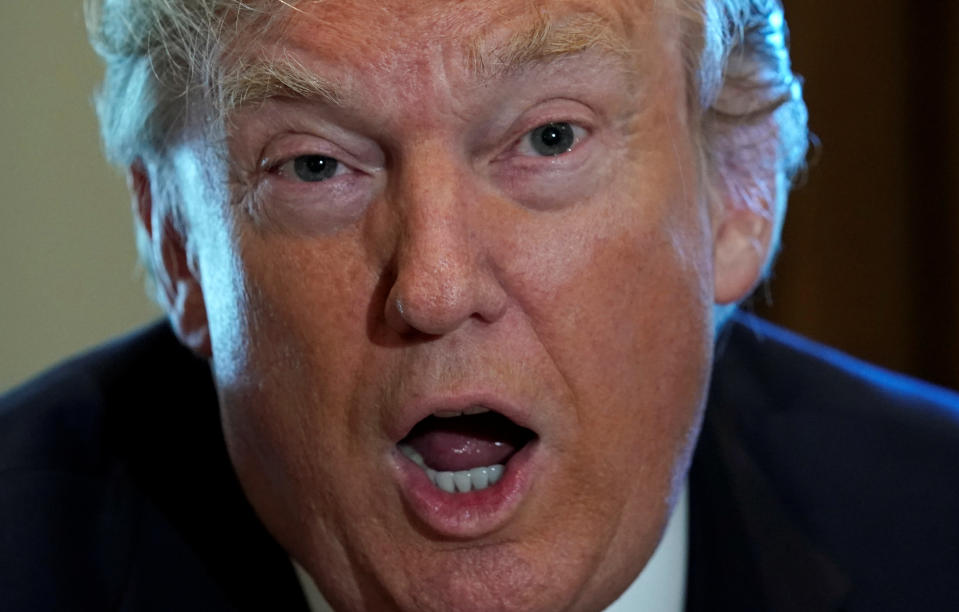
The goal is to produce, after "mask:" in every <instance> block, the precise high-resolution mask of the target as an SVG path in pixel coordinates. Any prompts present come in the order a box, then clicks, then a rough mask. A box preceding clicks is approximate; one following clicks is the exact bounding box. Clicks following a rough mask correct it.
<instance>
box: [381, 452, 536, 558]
mask: <svg viewBox="0 0 959 612" xmlns="http://www.w3.org/2000/svg"><path fill="white" fill-rule="evenodd" d="M538 448H539V441H538V440H533V441H531V442H529V443H528V444H526V445H525V446H524V447H523V448H521V449H520V450H519V452H517V453H516V454H515V455H513V456H512V457H510V460H509V461H508V462H507V463H506V470H505V471H504V472H503V477H502V478H501V479H500V480H499V481H498V482H497V483H496V484H494V485H492V486H490V487H487V488H485V489H482V490H480V491H469V492H468V493H447V492H446V491H443V490H442V489H440V488H439V487H437V486H436V485H434V484H433V483H432V482H430V479H429V478H428V477H427V476H426V472H424V471H423V469H422V468H420V467H419V466H417V465H416V464H414V463H413V462H412V461H410V460H409V459H407V458H406V457H405V456H404V455H403V454H402V453H401V452H400V451H399V449H394V451H393V462H394V464H395V465H396V467H397V470H396V473H397V479H398V481H399V487H400V491H401V492H402V495H403V498H404V499H405V500H406V503H407V504H408V505H409V507H410V509H411V510H412V511H413V514H414V515H415V516H416V517H417V518H419V519H420V520H421V521H422V522H423V524H424V525H426V526H427V527H428V528H430V529H431V530H432V531H434V532H435V533H436V534H437V535H440V536H444V537H452V538H462V539H473V538H479V537H482V536H485V535H488V534H490V533H492V532H494V531H496V530H497V529H499V528H501V527H503V526H504V525H506V524H507V523H508V522H509V520H510V518H511V517H512V516H513V515H514V514H515V513H516V511H517V509H518V508H519V506H520V504H521V502H522V501H523V499H524V498H525V497H526V495H527V493H528V492H529V489H530V485H531V484H532V480H533V474H534V473H535V472H536V469H535V466H536V463H538V461H537V457H538V455H539V453H537V452H536V450H537V449H538Z"/></svg>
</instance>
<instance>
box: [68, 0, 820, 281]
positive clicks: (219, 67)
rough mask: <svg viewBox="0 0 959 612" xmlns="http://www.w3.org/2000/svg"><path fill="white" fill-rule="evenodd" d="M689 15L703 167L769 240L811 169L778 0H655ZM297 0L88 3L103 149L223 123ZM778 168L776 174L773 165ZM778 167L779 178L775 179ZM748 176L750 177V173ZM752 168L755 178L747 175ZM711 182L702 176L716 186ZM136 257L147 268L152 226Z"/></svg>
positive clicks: (692, 91) (159, 153)
mask: <svg viewBox="0 0 959 612" xmlns="http://www.w3.org/2000/svg"><path fill="white" fill-rule="evenodd" d="M657 2H658V3H659V4H660V5H661V6H662V7H664V8H667V9H668V10H674V11H677V13H678V15H679V17H680V18H681V20H682V22H683V33H684V34H683V35H684V41H683V43H684V44H683V49H684V58H683V59H684V65H685V69H686V76H687V81H688V84H689V87H688V88H687V89H688V91H689V107H690V112H691V113H692V115H693V117H692V118H693V125H694V126H696V127H697V128H698V141H699V142H698V144H699V148H700V154H701V158H702V163H701V166H702V167H703V168H704V169H705V171H706V172H710V173H712V174H713V176H714V177H715V178H717V179H719V180H720V181H725V182H726V187H727V189H733V190H738V192H739V193H740V194H741V195H742V196H743V197H742V198H740V199H741V200H742V201H743V202H746V203H747V205H748V204H749V203H751V202H760V201H764V202H767V203H772V204H773V205H772V210H771V211H770V212H769V214H771V215H773V216H774V218H773V227H774V237H773V242H774V245H775V244H776V243H777V242H778V233H779V228H780V227H781V223H782V219H783V217H784V214H785V200H786V192H788V189H789V185H790V183H791V181H792V180H793V179H794V178H795V176H796V175H797V173H799V172H800V171H801V170H802V169H803V166H804V160H805V157H806V151H807V147H808V142H809V135H808V130H807V125H806V123H807V115H806V107H805V104H804V102H803V99H802V90H801V85H800V82H799V80H798V79H797V78H796V77H795V76H794V75H793V73H792V69H791V66H790V58H789V50H788V32H787V27H786V23H785V20H784V17H783V10H782V6H781V3H780V0H657ZM296 3H297V2H296V1H295V0H290V1H287V0H86V14H87V27H88V31H89V36H90V40H91V43H92V45H93V47H94V49H95V50H96V51H97V53H98V54H99V55H100V56H101V58H103V61H104V62H105V64H106V71H105V77H104V80H103V83H102V85H101V87H100V89H99V91H98V93H97V96H96V108H97V114H98V115H99V119H100V131H101V136H102V139H103V145H104V149H105V152H106V155H107V158H108V159H109V160H110V161H111V162H112V163H114V164H116V165H118V166H120V167H123V168H126V167H128V166H129V165H130V164H132V163H133V162H135V161H137V160H142V161H143V162H144V163H146V164H147V165H148V166H150V167H154V168H156V167H162V164H163V160H164V155H165V153H166V151H167V150H168V147H169V146H170V145H171V144H172V142H173V140H174V139H175V138H177V137H178V135H179V134H180V131H181V130H182V129H183V127H184V126H185V124H186V122H187V121H189V120H191V118H195V113H203V118H204V121H202V122H201V123H204V124H206V125H207V126H210V127H211V129H216V128H217V127H221V128H222V125H223V124H222V121H224V120H225V115H226V113H227V111H228V110H229V109H228V108H227V106H228V105H229V102H228V101H227V100H224V99H223V97H222V94H221V93H220V92H221V90H222V87H220V86H221V85H222V83H223V81H224V79H226V78H227V77H228V75H226V74H224V73H223V67H224V66H227V65H229V63H230V62H229V61H228V58H229V54H230V51H231V49H235V48H237V47H239V46H241V45H239V41H242V46H243V47H246V48H249V46H250V44H251V42H252V41H255V40H256V37H257V36H262V35H263V34H264V33H265V32H269V31H270V28H272V27H275V26H276V25H277V24H280V23H282V22H283V20H284V19H286V18H287V17H288V16H289V15H290V12H291V11H293V10H295V4H296ZM770 170H771V171H772V174H770V172H769V171H770ZM760 176H763V177H768V176H777V177H779V181H778V183H779V184H777V185H768V184H767V183H768V179H765V178H764V179H762V180H759V177H760ZM743 177H745V180H744V178H743ZM751 177H756V180H750V179H751ZM713 183H714V181H707V184H713ZM137 231H138V240H137V242H138V245H139V247H140V253H141V259H142V261H143V264H144V265H145V266H146V269H147V272H148V275H149V276H151V277H152V262H151V257H150V256H149V251H148V250H146V249H147V248H148V241H147V239H146V236H145V230H144V228H142V227H139V226H138V228H137Z"/></svg>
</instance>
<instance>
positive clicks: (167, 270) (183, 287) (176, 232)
mask: <svg viewBox="0 0 959 612" xmlns="http://www.w3.org/2000/svg"><path fill="white" fill-rule="evenodd" d="M129 183H130V191H131V193H132V196H133V212H134V214H135V215H136V217H137V220H138V222H139V223H140V224H141V225H142V228H143V230H144V233H145V234H146V237H147V239H148V241H149V258H150V262H149V265H150V269H151V271H152V273H153V280H154V282H155V284H156V291H157V299H158V300H159V301H160V305H161V306H162V307H163V309H164V310H165V311H166V313H167V318H168V319H169V320H170V324H171V325H172V327H173V331H174V332H175V333H176V335H177V337H178V338H179V339H180V342H182V343H183V344H184V345H185V346H187V347H188V348H190V349H191V350H192V351H193V352H195V353H196V354H198V355H200V356H201V357H205V358H209V357H210V356H211V354H212V353H211V349H210V333H209V326H208V324H207V316H206V303H205V301H204V299H203V288H202V285H201V283H200V274H199V266H198V265H197V264H196V261H195V258H193V257H191V254H190V253H189V249H188V248H187V241H186V237H185V235H184V234H185V231H184V229H183V228H182V227H181V226H182V224H178V223H176V222H175V217H174V215H173V214H172V208H171V206H170V205H169V204H168V205H166V206H164V205H162V203H159V202H157V201H156V199H155V195H154V191H153V188H152V183H151V178H150V174H149V172H148V171H147V169H146V168H145V167H144V165H143V163H142V161H140V160H137V161H136V162H134V163H133V164H132V165H131V166H130V173H129Z"/></svg>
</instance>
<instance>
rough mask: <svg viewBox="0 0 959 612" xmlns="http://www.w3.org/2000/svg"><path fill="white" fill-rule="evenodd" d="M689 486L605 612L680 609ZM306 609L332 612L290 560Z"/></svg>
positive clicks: (683, 590)
mask: <svg viewBox="0 0 959 612" xmlns="http://www.w3.org/2000/svg"><path fill="white" fill-rule="evenodd" d="M688 537H689V487H688V485H683V490H682V492H681V493H680V495H679V501H678V502H677V503H676V507H675V508H674V509H673V514H672V516H670V517H669V522H668V523H667V524H666V531H664V532H663V539H662V540H660V542H659V546H657V547H656V550H655V552H653V556H652V557H650V559H649V563H647V564H646V567H644V568H643V571H642V572H640V574H639V576H637V577H636V580H634V581H633V583H632V584H631V585H629V588H628V589H626V590H625V591H624V592H623V594H622V595H620V596H619V599H617V600H616V601H614V602H613V603H612V605H610V606H609V607H608V608H606V612H637V611H639V610H656V611H657V612H658V611H663V612H683V608H684V606H685V603H686V601H685V599H686V563H687V559H686V553H687V550H688V549H689V547H688V545H687V543H688ZM293 567H294V569H296V577H297V578H298V579H299V581H300V586H301V587H302V588H303V593H304V595H306V602H307V604H308V605H309V608H310V612H333V608H331V607H330V604H328V603H327V602H326V600H325V599H323V595H322V594H321V593H320V590H319V589H318V588H316V584H315V583H314V582H313V579H312V578H311V577H310V575H309V574H307V573H306V570H304V569H303V568H302V567H300V564H299V563H297V562H296V561H293Z"/></svg>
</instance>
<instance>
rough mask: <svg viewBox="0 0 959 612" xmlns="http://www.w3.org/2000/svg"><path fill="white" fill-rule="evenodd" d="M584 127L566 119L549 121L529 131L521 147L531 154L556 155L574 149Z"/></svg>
mask: <svg viewBox="0 0 959 612" xmlns="http://www.w3.org/2000/svg"><path fill="white" fill-rule="evenodd" d="M582 132H583V129H582V128H580V127H579V126H574V125H573V124H571V123H568V122H565V121H559V122H555V123H547V124H545V125H541V126H539V127H538V128H536V129H534V130H532V131H531V132H529V133H527V134H526V135H525V136H524V137H523V140H522V142H521V143H520V149H521V151H523V152H526V153H528V154H531V155H541V156H543V157H555V156H557V155H562V154H563V153H568V152H569V151H572V150H573V147H574V146H575V145H576V143H577V141H578V140H579V139H580V138H581V136H582Z"/></svg>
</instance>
